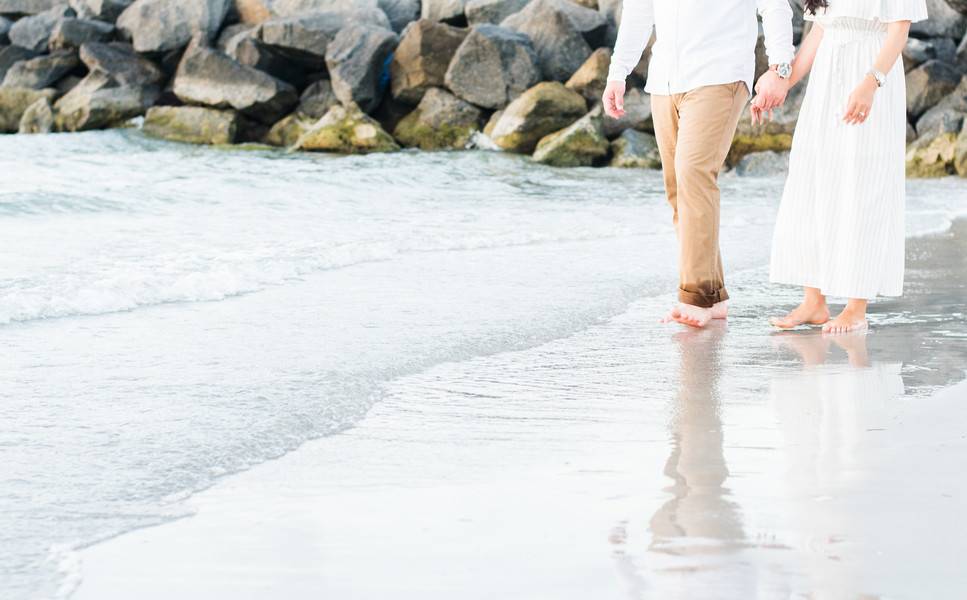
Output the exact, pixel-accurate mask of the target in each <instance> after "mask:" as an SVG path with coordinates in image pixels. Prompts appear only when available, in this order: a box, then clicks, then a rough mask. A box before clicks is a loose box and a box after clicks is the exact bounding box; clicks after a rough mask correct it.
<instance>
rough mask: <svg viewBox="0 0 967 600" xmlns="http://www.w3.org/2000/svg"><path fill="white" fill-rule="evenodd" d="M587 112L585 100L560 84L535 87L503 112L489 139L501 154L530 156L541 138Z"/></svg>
mask: <svg viewBox="0 0 967 600" xmlns="http://www.w3.org/2000/svg"><path fill="white" fill-rule="evenodd" d="M587 109H588V105H587V102H586V101H585V100H584V98H583V97H581V95H580V94H578V93H577V92H574V91H571V90H569V89H567V88H566V87H564V85H563V84H561V83H559V82H556V81H545V82H542V83H538V84H537V85H535V86H534V87H532V88H530V89H529V90H527V91H526V92H524V93H523V94H521V95H520V97H518V98H517V99H516V100H514V101H513V102H511V103H510V104H509V105H508V106H507V108H506V109H504V112H503V114H501V116H500V120H499V121H497V123H496V125H494V127H493V130H492V131H491V132H490V137H491V139H492V140H493V141H494V143H495V144H497V146H499V147H500V148H502V149H504V150H509V151H511V152H523V153H527V154H529V153H531V152H533V151H534V146H535V145H536V144H537V142H538V141H540V139H541V138H543V137H544V136H546V135H548V134H551V133H553V132H555V131H558V130H560V129H563V128H565V127H567V126H568V125H570V124H571V123H573V122H574V121H576V120H577V119H579V118H581V117H582V116H584V115H585V113H586V112H587ZM602 135H603V132H602Z"/></svg>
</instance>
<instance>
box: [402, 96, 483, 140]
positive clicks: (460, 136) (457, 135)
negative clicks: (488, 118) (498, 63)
mask: <svg viewBox="0 0 967 600" xmlns="http://www.w3.org/2000/svg"><path fill="white" fill-rule="evenodd" d="M482 120H483V112H482V111H481V110H480V109H479V108H477V107H476V106H474V105H472V104H470V103H469V102H466V101H464V100H461V99H459V98H457V97H456V96H454V95H453V94H451V93H450V92H448V91H446V90H442V89H440V88H430V89H429V90H427V92H426V93H425V94H424V95H423V99H422V100H421V101H420V104H419V105H418V106H417V107H416V109H415V110H413V112H411V113H410V114H409V115H407V116H406V117H405V118H404V119H403V120H401V121H400V122H399V123H398V124H397V125H396V129H395V130H394V131H393V136H394V137H395V138H396V139H397V140H399V141H400V143H401V144H403V145H404V146H408V147H416V148H420V149H422V150H440V149H454V150H460V149H463V148H466V147H467V144H469V143H470V140H471V138H472V137H473V134H474V133H476V132H477V131H479V130H480V126H481V121H482Z"/></svg>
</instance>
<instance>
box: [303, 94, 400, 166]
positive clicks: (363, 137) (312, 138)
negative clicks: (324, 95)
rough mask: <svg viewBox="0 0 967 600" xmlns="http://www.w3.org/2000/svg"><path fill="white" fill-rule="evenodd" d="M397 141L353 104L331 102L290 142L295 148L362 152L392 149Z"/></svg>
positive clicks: (388, 150)
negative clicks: (314, 122)
mask: <svg viewBox="0 0 967 600" xmlns="http://www.w3.org/2000/svg"><path fill="white" fill-rule="evenodd" d="M399 148H400V147H399V145H398V144H397V143H396V142H395V141H394V140H393V138H392V136H390V134H388V133H386V132H385V131H384V130H383V128H382V127H380V125H379V123H378V122H376V120H374V119H373V118H372V117H370V116H369V115H367V114H366V113H364V112H363V111H362V110H361V109H360V108H359V107H358V106H356V105H355V104H350V105H348V106H341V105H339V106H333V107H332V108H331V109H329V112H327V113H326V115H325V116H324V117H322V118H321V119H319V121H318V122H317V123H316V124H315V125H313V126H312V129H310V130H309V131H307V132H306V133H305V135H303V136H302V137H301V138H299V141H298V142H296V144H295V145H294V146H293V149H297V150H313V151H321V152H340V153H343V154H365V153H369V152H391V151H394V150H399Z"/></svg>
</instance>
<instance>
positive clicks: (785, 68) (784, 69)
mask: <svg viewBox="0 0 967 600" xmlns="http://www.w3.org/2000/svg"><path fill="white" fill-rule="evenodd" d="M776 72H778V73H779V77H782V78H783V79H788V78H789V76H790V75H792V66H791V65H788V64H785V65H779V68H778V69H776Z"/></svg>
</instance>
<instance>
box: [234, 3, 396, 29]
mask: <svg viewBox="0 0 967 600" xmlns="http://www.w3.org/2000/svg"><path fill="white" fill-rule="evenodd" d="M233 2H234V8H235V12H236V13H237V14H238V16H239V18H240V19H241V21H242V22H243V23H248V24H249V25H258V24H259V23H261V22H263V21H265V20H267V19H272V18H275V17H295V16H299V15H308V14H311V13H317V12H337V13H343V14H345V15H350V14H352V15H356V16H363V15H365V18H370V19H372V18H378V19H380V20H381V23H382V24H383V26H384V27H387V28H389V27H390V22H389V19H388V18H387V17H386V13H384V12H383V11H382V10H381V9H380V0H233Z"/></svg>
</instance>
